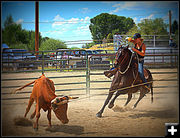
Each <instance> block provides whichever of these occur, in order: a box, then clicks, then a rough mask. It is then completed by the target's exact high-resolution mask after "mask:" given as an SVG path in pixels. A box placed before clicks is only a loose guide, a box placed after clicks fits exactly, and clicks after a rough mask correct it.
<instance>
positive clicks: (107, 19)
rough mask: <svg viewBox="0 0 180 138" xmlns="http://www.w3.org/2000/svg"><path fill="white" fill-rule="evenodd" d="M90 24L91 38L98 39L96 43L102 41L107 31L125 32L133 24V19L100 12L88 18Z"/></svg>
mask: <svg viewBox="0 0 180 138" xmlns="http://www.w3.org/2000/svg"><path fill="white" fill-rule="evenodd" d="M90 22H91V24H90V25H89V29H90V31H91V35H92V39H93V40H99V41H95V42H96V43H102V39H103V38H105V37H107V35H108V34H109V33H112V34H114V33H116V32H118V33H121V34H125V33H127V32H128V30H129V29H131V28H132V27H133V25H134V24H135V23H134V21H133V19H131V18H126V17H124V16H117V15H113V14H108V13H102V14H100V15H97V16H96V17H94V18H91V19H90Z"/></svg>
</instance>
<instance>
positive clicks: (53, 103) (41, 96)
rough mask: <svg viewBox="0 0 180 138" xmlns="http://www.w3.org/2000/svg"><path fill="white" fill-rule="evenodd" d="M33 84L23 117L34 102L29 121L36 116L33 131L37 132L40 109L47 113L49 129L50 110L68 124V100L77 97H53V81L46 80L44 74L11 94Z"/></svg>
mask: <svg viewBox="0 0 180 138" xmlns="http://www.w3.org/2000/svg"><path fill="white" fill-rule="evenodd" d="M33 83H34V86H33V90H32V93H31V95H30V99H29V103H28V106H27V108H26V112H25V114H24V117H26V116H27V113H28V112H29V110H30V108H31V106H32V104H33V102H34V101H35V102H36V108H35V111H34V112H33V114H32V115H31V116H30V118H31V119H33V118H34V117H35V116H36V121H35V123H34V125H33V128H34V129H35V130H38V120H39V118H40V110H41V108H42V109H43V110H44V111H45V112H46V111H48V113H47V118H48V121H49V125H48V127H51V109H53V111H54V113H55V115H56V117H57V118H58V119H59V120H60V121H61V122H62V123H63V124H66V123H68V122H69V120H68V117H67V108H68V100H69V99H76V98H78V97H70V96H64V97H60V98H58V97H57V96H56V95H55V87H54V83H53V81H52V80H50V79H48V78H46V77H45V75H44V74H42V75H41V76H40V77H39V78H38V79H36V80H35V81H32V82H30V83H28V84H26V85H24V86H22V87H20V88H18V89H16V90H15V91H13V92H12V93H16V92H17V91H18V90H22V89H23V88H25V87H27V86H29V85H31V84H33ZM55 98H56V99H55ZM53 99H54V100H53Z"/></svg>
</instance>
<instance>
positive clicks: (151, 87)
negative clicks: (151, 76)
mask: <svg viewBox="0 0 180 138" xmlns="http://www.w3.org/2000/svg"><path fill="white" fill-rule="evenodd" d="M150 86H151V103H153V80H152V83H151V84H150Z"/></svg>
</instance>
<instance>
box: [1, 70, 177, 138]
mask: <svg viewBox="0 0 180 138" xmlns="http://www.w3.org/2000/svg"><path fill="white" fill-rule="evenodd" d="M150 71H153V72H158V71H161V72H162V71H172V69H163V70H162V69H161V70H160V69H151V70H150ZM174 71H177V69H174ZM78 74H83V72H65V73H57V72H55V73H51V72H48V73H45V75H46V76H47V77H53V76H66V75H67V76H68V75H69V76H71V75H78ZM84 74H85V73H84ZM40 75H41V73H13V74H2V78H22V77H24V78H28V77H29V78H32V77H35V78H37V77H39V76H40ZM177 77H178V75H177V74H166V75H164V74H154V75H153V78H154V79H156V80H157V79H167V78H168V79H177ZM52 80H53V81H54V82H55V83H65V82H74V81H76V82H84V81H85V78H69V79H67V80H66V79H62V78H61V79H52ZM91 80H110V79H108V78H106V77H105V76H102V75H101V76H93V77H92V78H91ZM28 82H31V80H18V81H11V82H8V81H4V82H2V83H1V86H2V87H3V86H16V85H17V86H22V85H24V84H25V83H28ZM110 84H111V83H110V82H108V83H107V84H106V83H102V84H101V83H96V84H92V85H91V87H94V88H95V87H102V86H104V87H107V88H108V87H110ZM172 85H177V87H175V88H174V87H167V88H155V89H154V102H153V103H151V95H150V94H147V96H146V97H144V98H143V99H142V100H141V101H140V102H139V104H138V106H137V108H136V109H132V106H133V105H134V104H135V102H136V100H137V98H138V96H139V94H135V95H134V96H133V98H132V100H131V101H130V103H129V104H128V105H127V106H126V107H124V106H123V105H124V104H125V102H126V98H127V95H121V96H120V97H118V98H117V100H116V101H115V105H114V107H113V108H112V109H109V108H108V107H107V108H105V110H104V113H103V117H102V118H98V117H96V113H97V112H98V111H99V110H100V108H101V107H102V105H103V104H104V101H105V99H106V97H107V95H94V94H95V93H96V94H100V93H101V94H105V93H106V94H107V93H108V90H96V91H95V90H94V91H93V90H91V95H90V97H88V96H86V95H83V94H82V95H78V96H79V99H75V100H72V101H70V102H69V103H68V106H69V108H68V118H69V123H68V124H65V125H63V124H62V123H61V122H60V121H59V120H58V119H57V118H56V117H55V114H54V113H53V111H52V119H51V120H52V128H51V129H47V126H48V120H47V112H44V111H43V110H41V117H40V119H39V129H38V131H34V129H33V128H32V126H16V125H15V124H14V122H13V119H14V118H15V117H17V116H22V117H23V115H24V113H25V109H26V106H27V104H28V99H20V100H19V99H18V100H1V123H2V124H1V125H2V127H1V131H2V136H58V137H59V136H63V137H66V136H67V137H68V136H76V137H84V136H92V137H96V136H102V137H104V136H111V137H112V136H120V137H121V136H165V134H166V133H165V123H177V122H179V120H178V118H179V90H178V82H170V81H161V82H158V81H156V82H155V83H154V86H172ZM67 87H68V88H69V86H65V85H64V86H63V85H56V86H55V88H56V89H63V88H66V89H67ZM82 87H85V84H83V85H75V86H74V85H72V86H71V88H82ZM13 89H15V88H8V87H7V88H1V98H2V99H3V98H9V97H21V96H22V97H23V96H27V97H28V96H29V95H30V93H27V94H16V95H11V94H7V93H10V92H11V91H12V90H13ZM29 90H32V87H29V88H25V89H23V90H22V91H29ZM83 92H84V93H85V91H83ZM76 93H79V94H80V93H82V92H81V91H73V92H61V91H59V92H57V93H56V94H63V95H71V94H74V95H76ZM34 106H35V104H33V106H32V107H31V110H30V112H29V113H28V115H27V118H29V117H30V115H31V114H32V112H33V111H34ZM32 121H33V122H34V121H35V119H33V120H32Z"/></svg>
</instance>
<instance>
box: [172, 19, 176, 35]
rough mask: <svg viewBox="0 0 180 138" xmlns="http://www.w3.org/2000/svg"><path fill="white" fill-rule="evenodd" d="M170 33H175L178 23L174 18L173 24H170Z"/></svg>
mask: <svg viewBox="0 0 180 138" xmlns="http://www.w3.org/2000/svg"><path fill="white" fill-rule="evenodd" d="M171 28H172V33H173V34H175V32H176V30H178V23H177V21H176V20H174V22H173V24H172V25H171Z"/></svg>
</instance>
